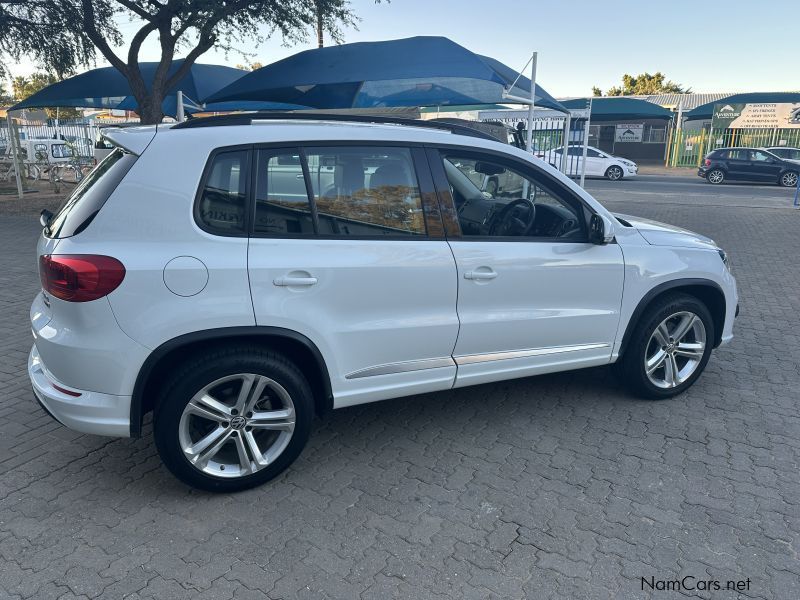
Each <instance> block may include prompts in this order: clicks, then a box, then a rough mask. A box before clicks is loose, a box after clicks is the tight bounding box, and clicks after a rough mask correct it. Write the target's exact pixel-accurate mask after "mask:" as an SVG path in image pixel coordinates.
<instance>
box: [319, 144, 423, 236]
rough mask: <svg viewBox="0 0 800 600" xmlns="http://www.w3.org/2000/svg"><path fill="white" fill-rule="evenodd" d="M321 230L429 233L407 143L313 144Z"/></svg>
mask: <svg viewBox="0 0 800 600" xmlns="http://www.w3.org/2000/svg"><path fill="white" fill-rule="evenodd" d="M307 157H308V170H309V175H310V177H311V186H312V189H313V194H314V201H315V203H316V209H317V213H318V216H319V233H320V234H321V235H342V236H376V235H377V236H381V235H424V234H425V220H424V217H423V213H422V199H421V197H420V193H419V186H418V184H417V176H416V173H415V171H414V165H413V162H412V160H411V152H410V151H409V150H408V149H407V148H378V147H376V148H360V147H337V148H309V149H308V151H307Z"/></svg>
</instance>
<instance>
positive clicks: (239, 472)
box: [154, 347, 314, 492]
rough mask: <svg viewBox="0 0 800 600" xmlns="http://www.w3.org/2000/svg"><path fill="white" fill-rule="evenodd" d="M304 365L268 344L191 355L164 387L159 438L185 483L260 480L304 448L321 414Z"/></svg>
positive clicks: (220, 487) (234, 487) (232, 486)
mask: <svg viewBox="0 0 800 600" xmlns="http://www.w3.org/2000/svg"><path fill="white" fill-rule="evenodd" d="M313 406H314V403H313V398H312V394H311V389H310V387H309V385H308V382H307V381H306V379H305V377H303V374H302V373H301V372H300V371H299V370H298V369H297V367H296V366H295V365H294V364H293V363H291V362H290V361H288V360H287V359H286V358H285V357H283V356H282V355H280V354H277V353H273V352H269V351H266V350H264V349H260V348H246V347H237V348H227V349H221V350H218V351H216V352H214V353H211V354H209V355H205V356H200V357H197V358H196V359H193V360H190V361H189V362H187V363H186V364H184V365H183V366H182V367H181V368H179V369H177V370H176V372H175V373H174V374H173V376H172V377H171V378H169V380H168V381H166V382H165V384H164V386H163V393H162V395H161V397H160V398H159V402H158V405H157V407H156V412H155V418H154V432H155V441H156V447H157V448H158V452H159V454H160V455H161V459H162V460H163V461H164V464H165V465H166V466H167V468H168V469H169V470H170V471H171V472H172V473H173V474H174V475H175V476H176V477H177V478H178V479H180V480H181V481H183V482H184V483H186V484H188V485H190V486H193V487H196V488H200V489H204V490H209V491H215V492H233V491H238V490H243V489H247V488H250V487H254V486H257V485H260V484H262V483H264V482H266V481H269V480H270V479H272V478H274V477H275V476H277V475H278V474H280V473H281V472H282V471H284V470H285V469H286V468H287V467H288V466H289V465H290V464H291V463H292V462H293V461H294V460H295V458H297V456H298V455H299V454H300V452H301V451H302V449H303V447H304V446H305V444H306V441H307V440H308V436H309V433H310V430H311V421H312V418H313Z"/></svg>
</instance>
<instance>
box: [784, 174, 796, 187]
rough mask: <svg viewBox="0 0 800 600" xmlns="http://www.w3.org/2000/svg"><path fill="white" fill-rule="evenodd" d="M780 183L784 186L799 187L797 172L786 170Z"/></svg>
mask: <svg viewBox="0 0 800 600" xmlns="http://www.w3.org/2000/svg"><path fill="white" fill-rule="evenodd" d="M780 184H781V185H782V186H783V187H797V173H795V172H794V171H786V173H784V174H783V175H781V178H780Z"/></svg>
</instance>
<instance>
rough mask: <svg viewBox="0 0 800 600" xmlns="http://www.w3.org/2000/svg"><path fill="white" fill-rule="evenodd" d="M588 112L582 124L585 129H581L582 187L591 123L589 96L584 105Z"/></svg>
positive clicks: (584, 177) (584, 178) (590, 101)
mask: <svg viewBox="0 0 800 600" xmlns="http://www.w3.org/2000/svg"><path fill="white" fill-rule="evenodd" d="M586 108H587V110H588V111H589V114H588V115H587V116H586V125H584V127H585V129H584V130H583V159H582V164H581V187H583V182H584V181H585V180H586V154H587V151H588V150H589V125H591V123H592V99H591V98H589V102H588V103H587V106H586Z"/></svg>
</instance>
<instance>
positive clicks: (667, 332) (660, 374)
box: [644, 311, 706, 389]
mask: <svg viewBox="0 0 800 600" xmlns="http://www.w3.org/2000/svg"><path fill="white" fill-rule="evenodd" d="M705 350H706V327H705V325H704V324H703V320H702V319H701V318H700V317H699V316H697V315H696V314H695V313H693V312H690V311H680V312H676V313H674V314H672V315H670V316H669V317H667V318H666V319H664V320H663V321H661V323H660V324H659V325H658V327H656V328H655V331H653V333H652V335H651V336H650V340H649V341H648V343H647V347H646V348H645V353H644V369H645V373H646V374H647V378H648V379H649V380H650V382H651V383H652V384H653V385H655V386H656V387H659V388H662V389H669V388H674V387H677V386H679V385H680V384H682V383H683V382H685V381H686V380H688V379H689V377H691V376H692V374H693V373H694V372H695V371H696V370H697V368H698V367H699V366H700V363H701V362H702V360H703V355H704V354H705Z"/></svg>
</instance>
